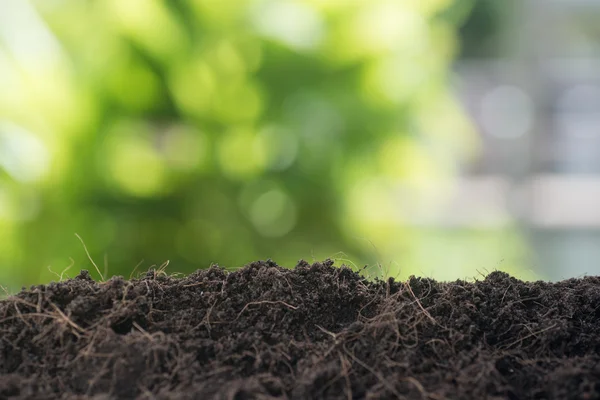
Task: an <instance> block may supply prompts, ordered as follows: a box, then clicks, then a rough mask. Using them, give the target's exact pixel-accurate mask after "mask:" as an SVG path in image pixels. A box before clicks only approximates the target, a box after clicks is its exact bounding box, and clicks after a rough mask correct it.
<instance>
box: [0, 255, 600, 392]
mask: <svg viewBox="0 0 600 400" xmlns="http://www.w3.org/2000/svg"><path fill="white" fill-rule="evenodd" d="M332 264H333V263H332V262H331V261H326V262H323V263H314V264H312V265H310V264H308V263H307V262H304V261H301V262H299V263H298V265H297V266H296V267H295V268H294V269H285V268H281V267H279V266H277V265H276V264H275V263H274V262H272V261H264V262H262V261H261V262H254V263H251V264H249V265H247V266H245V267H244V268H242V269H240V270H238V271H235V272H231V273H228V272H226V271H225V270H223V269H222V268H219V267H214V266H213V267H211V268H209V269H206V270H199V271H197V272H194V273H192V274H190V275H188V276H186V277H184V278H175V277H169V276H167V275H165V274H164V273H161V272H160V271H155V270H151V271H149V272H148V273H146V274H145V275H144V276H142V277H141V278H139V279H131V280H125V279H123V278H121V277H114V278H111V279H110V280H108V281H105V282H96V281H94V280H93V279H92V278H91V277H90V275H89V273H88V272H87V271H82V272H81V273H80V274H79V275H78V276H77V277H75V278H73V279H70V280H66V281H63V282H58V283H50V284H48V285H38V286H32V287H31V288H30V289H27V290H26V289H24V290H22V291H21V292H20V293H18V294H16V295H14V296H11V297H9V298H7V299H5V300H2V301H1V302H0V399H8V398H10V399H59V398H60V399H96V400H101V399H115V398H118V399H121V398H123V399H132V398H138V399H276V398H282V399H285V398H287V399H381V398H401V399H402V398H403V399H432V400H436V399H600V357H599V356H598V351H599V350H600V318H599V317H600V278H597V277H586V278H582V279H569V280H565V281H561V282H557V283H546V282H541V281H538V282H522V281H520V280H517V279H515V278H513V277H511V276H509V275H507V274H505V273H503V272H498V271H496V272H493V273H491V274H489V275H488V276H487V277H486V278H485V279H483V280H480V281H475V282H466V281H461V280H457V281H455V282H436V281H434V280H432V279H423V278H416V277H411V278H410V279H408V280H407V281H405V282H396V281H394V280H393V279H389V280H386V281H381V280H376V281H369V280H367V279H365V278H364V277H362V276H360V275H359V274H358V273H356V272H353V271H352V270H350V269H348V268H346V267H341V268H337V267H334V266H333V265H332Z"/></svg>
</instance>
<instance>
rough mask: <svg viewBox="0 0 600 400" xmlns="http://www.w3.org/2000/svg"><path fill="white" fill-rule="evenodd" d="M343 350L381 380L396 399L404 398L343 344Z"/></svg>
mask: <svg viewBox="0 0 600 400" xmlns="http://www.w3.org/2000/svg"><path fill="white" fill-rule="evenodd" d="M342 349H343V350H344V352H345V353H346V354H347V355H348V356H350V358H352V360H354V361H355V362H356V363H357V364H358V365H360V366H361V367H363V368H364V369H366V370H367V371H369V372H370V373H371V374H373V375H374V376H375V377H376V378H377V379H379V381H380V382H381V383H382V384H383V386H385V387H386V388H387V389H388V390H389V391H390V392H392V393H393V394H394V395H395V396H396V398H398V399H399V398H401V397H402V396H400V393H398V391H397V390H396V388H395V387H394V386H393V385H391V384H390V383H389V382H388V381H387V380H386V379H385V378H384V377H383V376H381V374H380V373H379V372H377V371H376V370H374V369H373V368H371V367H369V366H368V365H367V364H366V363H364V362H363V361H361V360H360V359H359V358H358V357H356V356H355V355H354V354H352V353H351V352H350V351H348V349H347V348H346V345H345V344H342Z"/></svg>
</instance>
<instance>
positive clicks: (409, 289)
mask: <svg viewBox="0 0 600 400" xmlns="http://www.w3.org/2000/svg"><path fill="white" fill-rule="evenodd" d="M404 286H405V287H406V288H408V291H409V292H410V294H412V296H413V297H414V299H415V301H416V302H417V305H418V306H419V308H420V309H421V310H422V311H423V313H424V314H425V315H426V316H427V317H428V318H429V319H430V320H431V322H433V323H434V324H436V325H437V321H436V320H435V319H434V318H433V317H432V316H431V314H429V311H427V310H426V309H425V308H424V307H423V305H422V304H421V302H420V301H419V299H418V298H417V296H415V292H413V290H412V288H411V287H410V284H409V283H408V282H406V284H405V285H404Z"/></svg>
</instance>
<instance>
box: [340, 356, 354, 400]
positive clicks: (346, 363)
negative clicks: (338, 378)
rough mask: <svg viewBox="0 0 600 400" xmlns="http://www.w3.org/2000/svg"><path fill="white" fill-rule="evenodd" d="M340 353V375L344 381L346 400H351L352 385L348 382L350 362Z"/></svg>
mask: <svg viewBox="0 0 600 400" xmlns="http://www.w3.org/2000/svg"><path fill="white" fill-rule="evenodd" d="M339 354H340V364H341V365H342V376H343V377H344V380H345V381H346V397H347V398H348V400H352V398H353V396H352V385H351V384H350V368H352V363H351V362H350V361H348V359H347V358H346V357H344V355H343V354H342V353H339Z"/></svg>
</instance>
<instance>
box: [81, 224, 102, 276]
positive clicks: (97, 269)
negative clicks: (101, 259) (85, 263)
mask: <svg viewBox="0 0 600 400" xmlns="http://www.w3.org/2000/svg"><path fill="white" fill-rule="evenodd" d="M75 236H77V239H79V241H80V242H81V244H82V245H83V249H84V250H85V254H87V256H88V259H89V260H90V262H91V263H92V265H93V266H94V267H95V268H96V272H97V273H98V275H100V279H101V282H104V275H102V272H100V268H98V266H97V265H96V263H95V262H94V260H93V259H92V256H91V255H90V252H89V251H88V249H87V247H86V245H85V243H84V242H83V239H82V238H81V236H79V235H78V234H77V233H76V234H75Z"/></svg>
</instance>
